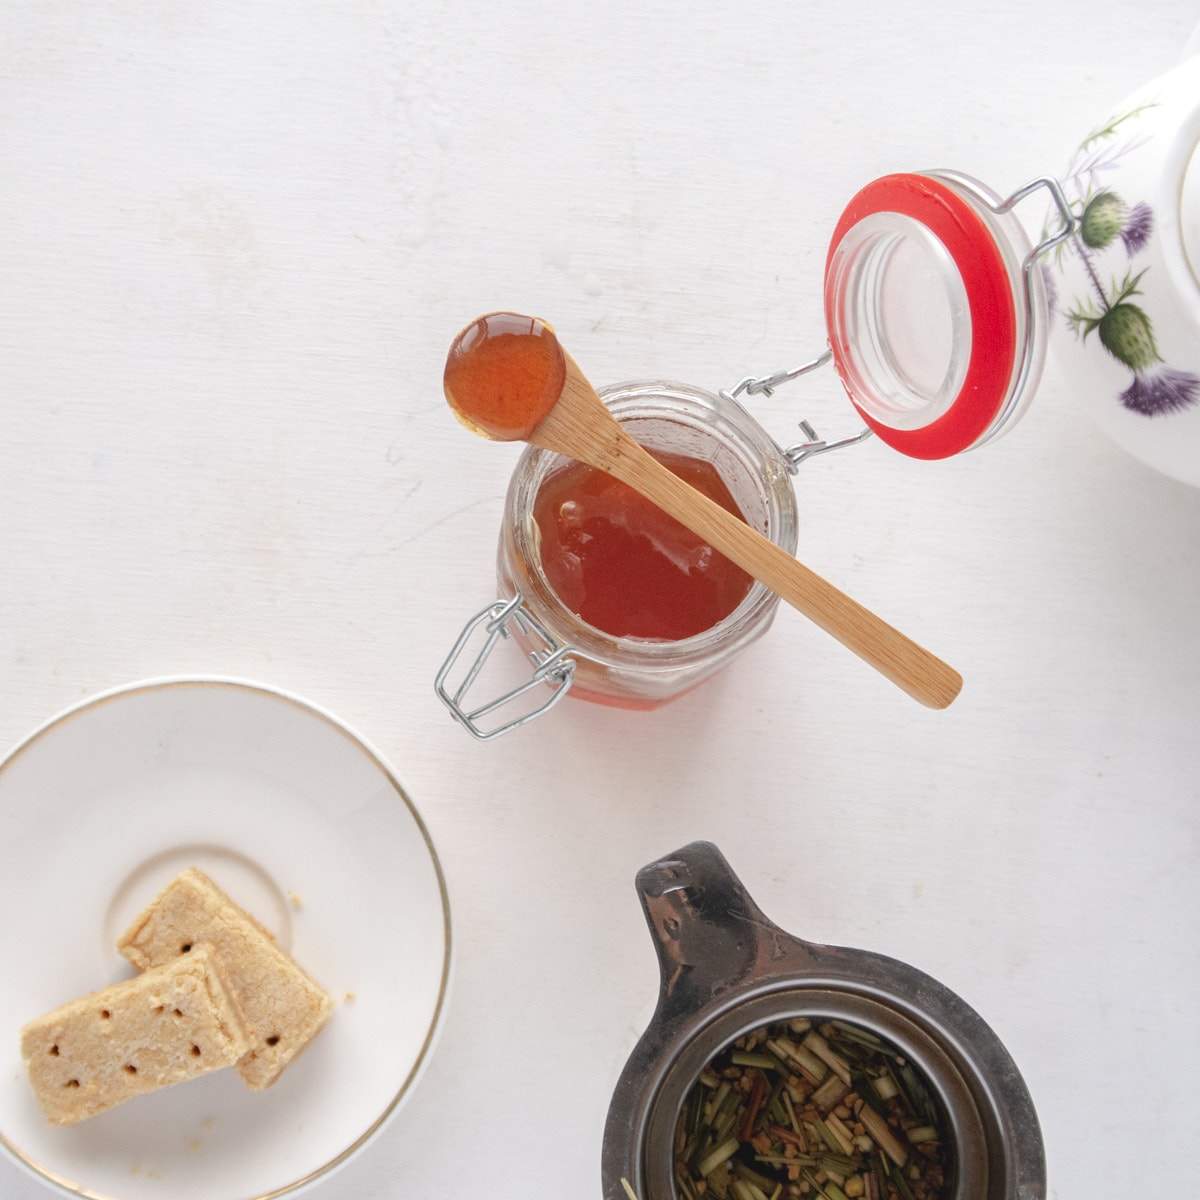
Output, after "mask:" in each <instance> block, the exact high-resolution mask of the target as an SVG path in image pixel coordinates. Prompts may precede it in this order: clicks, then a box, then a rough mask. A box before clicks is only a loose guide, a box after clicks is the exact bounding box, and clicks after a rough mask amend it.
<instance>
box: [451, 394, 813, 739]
mask: <svg viewBox="0 0 1200 1200" xmlns="http://www.w3.org/2000/svg"><path fill="white" fill-rule="evenodd" d="M600 397H601V399H603V401H604V403H605V404H606V405H607V407H608V408H609V410H610V411H611V412H612V414H613V415H614V416H615V417H616V418H617V420H618V421H620V422H621V424H622V425H623V426H624V427H625V428H626V429H627V430H628V431H629V432H630V433H631V434H632V435H633V436H634V437H635V438H636V440H637V441H638V442H640V443H641V444H642V445H643V446H645V447H646V448H647V449H649V450H651V451H669V452H673V453H676V454H681V455H684V456H686V457H688V458H691V459H695V460H699V461H702V462H707V463H711V464H712V466H713V467H714V468H715V469H716V471H717V473H718V474H719V476H720V478H721V480H722V482H723V483H724V484H725V486H726V487H727V488H728V489H729V492H730V494H731V495H732V497H733V499H734V500H735V502H736V503H737V505H738V507H739V508H740V510H741V512H742V515H743V516H744V517H745V519H746V521H747V523H748V524H750V525H751V526H752V527H753V528H755V529H757V530H759V532H761V533H763V534H765V535H766V536H767V537H768V538H770V539H771V540H772V541H774V542H776V543H777V544H778V545H779V546H781V547H783V548H784V549H785V550H787V552H788V553H789V554H794V553H795V550H796V540H797V532H798V522H797V511H796V498H795V493H794V491H793V490H792V483H791V471H792V470H793V467H792V465H791V464H790V463H789V461H788V459H787V457H786V456H785V452H784V451H782V450H781V449H780V448H779V446H778V445H777V444H776V442H775V441H774V440H773V439H772V438H771V437H770V436H769V435H768V434H767V433H766V431H765V430H764V429H763V428H762V427H761V426H760V425H759V424H758V422H757V421H755V420H754V419H753V418H752V417H751V416H750V415H749V414H748V413H747V412H746V410H745V409H743V408H742V406H741V405H740V404H738V403H737V402H736V401H735V400H733V399H732V398H730V397H729V396H728V395H717V394H714V393H712V392H708V391H704V390H702V389H700V388H696V387H689V386H686V385H684V384H677V383H663V382H641V383H626V384H619V385H615V386H612V387H607V388H603V389H602V390H601V391H600ZM569 461H570V460H568V459H565V458H564V457H563V456H561V455H558V454H553V453H551V452H550V451H546V450H540V449H537V448H534V447H529V448H528V449H526V450H525V452H524V453H523V454H522V455H521V458H520V460H519V461H518V463H517V467H516V470H515V471H514V473H513V476H512V479H511V481H510V483H509V487H508V495H507V498H506V500H505V505H504V516H503V519H502V522H501V528H500V539H499V547H498V552H497V578H498V583H499V591H500V595H501V597H502V599H501V600H500V601H498V602H497V603H496V604H494V605H491V606H489V607H488V608H487V609H485V610H484V611H483V612H481V613H479V614H478V615H477V616H476V617H475V618H474V619H473V621H472V622H471V624H470V625H468V627H467V628H466V629H465V630H464V631H463V636H462V637H461V638H460V639H459V642H458V644H457V645H456V646H455V647H454V649H453V650H452V652H451V655H450V657H449V658H448V659H447V661H446V663H445V664H444V666H443V668H442V672H441V674H440V675H439V677H438V681H437V690H438V694H439V696H440V697H441V698H442V700H443V702H444V703H445V704H446V705H447V707H448V708H449V709H450V711H451V712H452V713H453V714H454V715H455V717H456V718H457V719H458V720H459V721H460V722H461V723H462V724H464V725H465V726H466V727H467V729H469V730H470V731H471V732H472V733H473V734H474V735H475V736H476V737H479V738H481V739H486V738H490V737H495V736H497V735H498V734H500V733H504V732H507V731H508V730H509V729H511V728H514V727H515V726H517V725H521V724H524V723H525V722H526V721H528V720H531V719H532V718H533V717H534V716H537V715H539V714H540V713H542V712H544V711H545V710H546V709H548V708H550V707H552V706H553V705H554V704H556V703H557V702H558V701H559V700H560V699H561V698H562V696H563V695H564V694H565V693H566V691H567V690H568V688H569V689H570V691H571V694H572V695H574V696H577V697H580V698H582V699H585V700H590V701H593V702H595V703H599V704H608V705H613V706H616V707H619V708H627V709H641V710H646V709H654V708H658V707H659V706H661V705H663V704H666V703H668V702H669V701H671V700H674V699H675V698H677V697H678V696H681V695H683V693H685V692H687V691H690V690H691V689H692V688H694V687H695V686H696V685H697V684H699V683H700V682H702V681H703V680H705V679H707V678H708V677H709V676H710V675H712V674H713V673H714V672H715V671H718V670H719V669H720V668H721V667H723V666H724V665H725V664H726V663H728V662H729V661H730V660H731V659H732V658H734V657H735V656H736V655H738V654H740V653H741V652H742V651H743V650H744V649H745V648H746V647H747V646H749V645H750V644H751V643H752V642H753V641H755V640H756V639H757V638H759V637H761V636H762V635H763V634H764V633H765V632H766V631H767V629H769V628H770V625H771V622H772V620H773V619H774V617H775V612H776V609H777V607H778V605H779V597H778V596H776V595H775V594H774V593H773V592H771V591H769V590H768V589H767V588H765V587H764V586H763V585H762V584H760V583H753V584H752V585H751V586H750V590H749V591H748V593H747V594H746V596H745V598H744V599H743V600H742V601H741V603H740V604H738V606H737V607H736V608H735V609H734V610H733V611H732V612H731V613H730V614H729V616H727V617H725V618H724V619H723V620H720V621H718V622H717V623H716V624H715V625H713V626H711V627H710V628H708V629H705V630H704V631H703V632H701V633H699V634H696V635H695V636H692V637H686V638H682V639H680V640H677V641H669V640H661V639H655V638H643V637H619V636H615V635H613V634H610V633H606V632H605V631H604V630H602V629H598V628H596V627H595V626H593V625H589V624H588V623H587V622H585V621H584V620H582V619H581V618H580V617H579V616H578V615H577V614H576V613H574V612H572V611H571V610H570V608H568V607H567V606H566V604H564V603H563V601H562V600H561V599H560V597H559V596H558V594H557V593H556V592H555V590H554V588H553V586H552V585H551V582H550V580H549V578H548V577H547V571H546V567H545V564H544V563H543V561H542V557H541V543H542V537H541V532H540V530H539V528H538V524H537V522H536V520H535V519H534V503H535V501H536V499H537V496H538V492H539V490H540V489H541V487H542V486H543V485H544V484H545V483H546V481H547V480H548V479H549V478H551V477H552V476H553V475H554V473H555V472H556V471H558V470H560V469H562V468H563V467H564V466H565V465H566V464H567V463H568V462H569ZM476 634H480V635H482V638H483V648H482V650H481V651H480V652H479V653H478V654H477V655H476V656H475V658H474V660H473V661H472V662H471V665H470V667H469V669H468V670H467V672H466V677H465V680H464V681H463V682H462V683H460V684H459V685H458V686H457V687H455V688H453V689H452V687H451V685H450V684H449V682H448V681H449V679H450V676H451V674H452V673H453V668H454V666H455V664H456V661H457V660H459V659H460V658H461V657H463V656H465V654H466V652H467V648H468V644H469V642H470V641H471V639H472V636H473V635H476ZM510 636H511V637H512V638H514V640H515V641H516V642H517V643H518V644H519V645H520V646H521V647H522V649H524V650H525V652H526V653H527V654H528V655H529V656H530V657H531V658H532V660H533V662H534V673H533V677H532V678H531V679H528V680H523V681H522V682H520V683H519V684H518V685H517V686H516V687H514V688H511V689H508V690H505V691H504V692H503V693H502V694H501V695H500V696H499V697H498V698H497V699H494V700H490V701H486V702H485V703H484V704H482V705H480V706H476V707H472V706H471V705H470V703H469V702H468V699H467V693H468V690H469V689H470V688H471V687H472V686H473V685H474V684H475V683H476V681H477V679H478V678H479V675H480V672H481V671H482V668H483V664H484V662H485V661H486V659H487V658H488V657H489V656H490V654H491V651H492V649H493V648H494V647H495V645H496V644H497V642H498V640H499V639H502V638H507V637H510ZM545 689H548V691H546V690H545ZM531 692H532V693H535V694H536V695H537V702H536V703H535V704H534V705H533V707H531V708H528V709H524V708H522V707H521V705H522V698H523V697H528V696H529V695H530V693H531ZM501 710H503V715H502V717H499V718H498V719H497V720H496V721H495V722H492V723H489V722H488V721H487V720H486V719H487V718H490V717H493V716H494V715H495V714H498V713H500V712H501Z"/></svg>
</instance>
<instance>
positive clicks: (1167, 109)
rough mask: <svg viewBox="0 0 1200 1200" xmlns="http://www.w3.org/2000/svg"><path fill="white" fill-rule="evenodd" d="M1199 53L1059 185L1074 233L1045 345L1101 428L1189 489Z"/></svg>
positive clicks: (1193, 466)
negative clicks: (1048, 343) (1049, 345)
mask: <svg viewBox="0 0 1200 1200" xmlns="http://www.w3.org/2000/svg"><path fill="white" fill-rule="evenodd" d="M1198 145H1200V57H1193V58H1190V59H1189V60H1188V61H1187V62H1185V63H1183V64H1181V65H1180V66H1179V67H1177V68H1176V69H1175V70H1174V71H1172V72H1169V73H1168V74H1167V75H1164V76H1162V77H1160V78H1159V79H1158V80H1156V81H1154V82H1153V83H1151V84H1150V85H1148V86H1147V87H1145V88H1143V89H1142V90H1141V91H1139V92H1137V93H1135V94H1134V95H1133V96H1132V97H1130V98H1129V99H1128V100H1127V101H1126V102H1125V103H1124V104H1123V105H1121V106H1120V107H1119V108H1118V109H1117V110H1116V111H1115V112H1114V113H1113V114H1112V115H1111V116H1110V117H1108V118H1107V119H1106V120H1104V121H1103V122H1101V124H1100V125H1098V126H1097V127H1096V128H1095V129H1094V130H1093V131H1092V132H1091V133H1089V134H1088V136H1087V137H1086V138H1085V139H1084V140H1083V141H1082V143H1081V144H1080V146H1079V148H1078V149H1077V150H1076V152H1075V154H1074V156H1073V157H1072V159H1071V162H1070V164H1069V165H1068V168H1067V171H1066V174H1065V175H1064V177H1063V179H1062V185H1063V191H1064V193H1065V194H1066V196H1067V198H1068V200H1069V202H1070V205H1071V210H1072V214H1073V216H1074V217H1075V219H1076V226H1075V230H1074V232H1073V234H1072V236H1071V237H1070V238H1069V239H1067V240H1066V241H1065V242H1064V243H1062V244H1061V245H1060V246H1059V247H1058V248H1057V250H1056V252H1055V255H1054V258H1053V260H1052V263H1051V264H1049V265H1048V266H1047V267H1046V269H1045V276H1046V282H1047V290H1048V295H1049V299H1050V306H1051V317H1052V320H1053V321H1054V327H1055V328H1054V333H1053V336H1052V346H1053V347H1054V352H1055V354H1056V357H1057V358H1058V360H1059V362H1060V364H1061V365H1062V367H1063V368H1064V371H1065V373H1066V377H1067V382H1068V386H1069V387H1070V388H1071V389H1072V390H1074V391H1075V392H1077V393H1078V394H1079V396H1080V397H1081V399H1082V400H1083V402H1084V403H1085V405H1086V406H1087V408H1088V411H1089V412H1090V413H1091V414H1092V415H1093V416H1094V417H1095V418H1096V420H1097V421H1098V423H1099V424H1100V426H1101V427H1102V428H1103V429H1104V430H1105V431H1106V432H1107V433H1109V434H1110V435H1111V436H1112V437H1114V438H1115V439H1116V440H1117V441H1118V442H1119V443H1120V444H1121V445H1123V446H1124V447H1125V448H1126V449H1128V450H1130V451H1131V452H1132V453H1133V454H1135V455H1136V456H1138V457H1139V458H1141V459H1142V460H1143V461H1145V462H1147V463H1149V464H1150V465H1151V466H1153V467H1156V468H1157V469H1159V470H1161V471H1163V472H1165V473H1166V474H1168V475H1172V476H1174V477H1175V478H1178V479H1182V480H1184V481H1185V482H1188V483H1191V484H1194V485H1197V486H1200V154H1197V146H1198Z"/></svg>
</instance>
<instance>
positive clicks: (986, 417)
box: [824, 171, 1072, 459]
mask: <svg viewBox="0 0 1200 1200" xmlns="http://www.w3.org/2000/svg"><path fill="white" fill-rule="evenodd" d="M1042 187H1046V188H1048V189H1049V190H1050V191H1051V194H1052V196H1053V197H1054V199H1055V204H1056V205H1057V207H1058V209H1059V212H1060V215H1061V216H1062V218H1063V228H1062V229H1061V230H1060V231H1059V232H1057V233H1055V234H1054V235H1053V236H1051V237H1048V238H1046V239H1044V240H1043V241H1042V242H1041V243H1040V244H1039V245H1037V246H1032V245H1031V243H1030V240H1029V238H1028V236H1027V235H1026V233H1025V231H1024V228H1023V227H1022V225H1021V223H1020V222H1019V221H1018V220H1017V218H1016V217H1015V216H1014V215H1013V213H1012V211H1011V210H1012V208H1013V207H1014V205H1015V204H1017V203H1018V201H1020V200H1022V199H1024V198H1025V197H1026V196H1027V195H1029V194H1030V193H1031V192H1032V191H1034V190H1037V189H1039V188H1042ZM1071 228H1072V218H1071V214H1070V211H1069V209H1068V207H1067V204H1066V200H1065V198H1063V197H1062V195H1061V189H1059V187H1058V184H1057V183H1056V182H1055V181H1054V180H1050V179H1039V180H1035V181H1033V182H1032V183H1030V184H1028V185H1026V186H1025V187H1024V188H1022V189H1021V190H1020V191H1019V192H1017V193H1016V194H1014V195H1013V196H1010V197H1009V198H1008V199H1007V200H1002V199H1000V197H998V196H997V195H996V194H995V193H993V192H991V191H990V190H989V189H988V188H986V187H985V186H984V185H982V184H980V183H978V182H977V181H976V180H973V179H971V178H970V177H969V176H966V175H962V174H959V173H957V172H950V171H930V172H924V173H910V174H895V175H886V176H884V177H882V178H880V179H876V180H874V181H873V182H872V183H869V184H867V186H866V187H864V188H862V189H861V190H860V191H859V192H858V193H857V195H855V196H854V198H853V199H852V200H851V201H850V203H849V204H848V205H847V206H846V208H845V210H844V211H843V213H842V215H841V218H840V219H839V221H838V223H837V226H836V228H835V230H834V234H833V238H832V240H831V242H830V246H829V252H828V255H827V258H826V266H825V297H824V298H825V319H826V325H827V330H828V336H829V346H830V350H831V352H832V355H833V360H834V363H835V365H836V368H837V372H838V375H839V376H840V378H841V380H842V384H843V386H844V388H845V389H846V392H847V395H848V396H849V398H850V402H851V403H852V404H853V405H854V407H855V408H856V409H857V410H858V412H859V414H860V416H861V417H862V418H863V420H864V421H865V422H866V424H867V426H868V428H870V429H871V430H872V432H874V433H875V434H876V435H877V436H879V437H880V438H881V439H882V440H883V441H885V442H886V443H887V444H888V445H890V446H892V447H893V448H894V449H896V450H899V451H900V452H901V453H904V454H907V455H909V456H910V457H913V458H923V459H938V458H948V457H950V456H952V455H955V454H959V453H961V452H962V451H964V450H969V449H972V448H973V447H975V446H978V445H981V444H982V443H984V442H986V441H989V440H991V439H992V438H994V437H996V436H998V435H999V434H1000V433H1001V432H1002V431H1003V430H1004V429H1005V428H1006V427H1008V426H1010V425H1011V424H1012V422H1013V421H1014V420H1015V418H1016V417H1018V416H1019V415H1020V414H1021V413H1022V412H1023V411H1024V408H1025V406H1026V404H1027V403H1028V401H1029V398H1030V396H1031V395H1032V393H1033V390H1034V388H1035V386H1036V384H1037V380H1038V378H1039V376H1040V373H1041V368H1042V362H1043V360H1044V357H1045V340H1046V324H1047V316H1046V295H1045V286H1044V284H1043V282H1042V278H1041V272H1040V270H1038V269H1037V260H1038V259H1039V258H1040V257H1041V255H1042V254H1044V253H1045V252H1046V251H1047V250H1049V249H1051V248H1052V247H1053V246H1055V245H1057V244H1058V242H1060V241H1061V240H1063V238H1065V237H1067V236H1068V235H1069V233H1070V231H1071Z"/></svg>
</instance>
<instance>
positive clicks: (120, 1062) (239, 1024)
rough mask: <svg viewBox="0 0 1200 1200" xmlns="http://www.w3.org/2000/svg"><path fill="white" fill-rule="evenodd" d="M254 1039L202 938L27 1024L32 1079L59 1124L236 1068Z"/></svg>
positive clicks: (25, 1048) (25, 1053)
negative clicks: (180, 952)
mask: <svg viewBox="0 0 1200 1200" xmlns="http://www.w3.org/2000/svg"><path fill="white" fill-rule="evenodd" d="M252 1046H253V1039H252V1036H251V1030H250V1027H249V1025H248V1024H247V1023H246V1020H245V1018H244V1017H243V1015H242V1012H241V1008H240V1006H239V1005H238V1002H237V1000H236V999H235V997H234V994H233V990H232V988H231V987H230V986H229V985H228V983H227V982H226V980H225V977H224V976H223V974H222V971H221V966H220V962H219V960H218V958H217V956H216V954H215V952H214V951H213V950H212V949H211V948H210V947H208V946H206V945H203V944H199V943H198V944H197V945H195V946H194V947H193V948H192V952H191V953H190V954H189V955H187V956H186V957H176V958H174V959H173V960H172V961H171V962H169V963H166V964H165V965H164V966H161V967H158V968H156V969H155V970H151V971H147V972H145V974H143V975H139V976H138V977H137V978H136V979H129V980H126V981H125V982H123V983H115V984H113V985H112V986H111V987H106V988H103V989H102V990H101V991H98V992H92V993H91V995H88V996H83V997H81V998H80V999H78V1000H72V1001H70V1002H69V1003H67V1004H64V1005H62V1006H61V1007H60V1008H56V1009H55V1010H54V1011H53V1012H49V1013H47V1014H46V1015H45V1016H44V1017H39V1018H38V1019H37V1020H35V1021H30V1022H29V1024H28V1025H26V1026H25V1028H24V1029H22V1030H21V1056H22V1057H23V1058H24V1060H25V1066H26V1069H27V1070H28V1071H29V1081H30V1083H31V1084H32V1085H33V1091H34V1094H35V1095H36V1096H37V1100H38V1103H39V1104H40V1105H41V1108H42V1111H43V1112H44V1113H45V1115H46V1119H47V1120H48V1121H49V1122H50V1123H51V1124H52V1125H74V1124H75V1123H76V1122H77V1121H82V1120H84V1119H85V1118H87V1117H94V1116H96V1115H97V1113H102V1112H104V1111H105V1110H106V1109H109V1108H112V1107H113V1105H115V1104H120V1103H121V1102H122V1101H124V1100H130V1099H132V1098H133V1097H134V1096H140V1095H142V1094H143V1093H144V1092H150V1091H154V1090H155V1089H157V1088H161V1087H166V1086H168V1085H169V1084H173V1083H182V1082H183V1081H184V1080H185V1079H194V1078H195V1077H196V1076H197V1075H204V1074H206V1073H207V1072H209V1071H215V1070H217V1069H218V1068H219V1067H230V1066H233V1065H234V1064H235V1063H236V1062H238V1060H239V1059H241V1058H242V1057H243V1056H244V1055H245V1054H247V1053H248V1052H249V1051H250V1050H251V1049H252Z"/></svg>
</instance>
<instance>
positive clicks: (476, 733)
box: [434, 592, 577, 742]
mask: <svg viewBox="0 0 1200 1200" xmlns="http://www.w3.org/2000/svg"><path fill="white" fill-rule="evenodd" d="M480 630H482V634H483V643H482V646H481V647H480V649H479V650H478V651H477V653H476V654H475V658H474V660H473V661H472V662H471V665H470V667H468V669H467V672H466V674H465V676H464V677H463V678H462V680H461V682H459V683H458V684H457V685H456V686H454V687H453V691H451V685H449V684H448V680H449V678H450V675H451V673H452V671H453V670H454V667H455V664H456V663H457V662H458V660H459V659H460V658H461V657H462V656H463V655H464V654H465V652H466V649H467V644H468V643H469V642H470V641H471V640H472V637H473V636H474V635H475V634H476V632H477V631H480ZM509 637H512V638H513V639H514V640H515V641H516V642H517V643H518V644H519V645H520V646H521V647H522V648H523V649H524V650H525V651H526V653H527V654H528V656H529V658H530V660H531V661H532V663H533V674H532V675H531V676H530V678H529V679H528V680H526V681H525V682H523V683H521V684H518V685H517V686H516V687H513V688H511V689H509V690H508V691H506V692H504V693H503V695H501V696H499V697H497V698H496V699H494V700H489V701H487V702H486V703H484V704H481V705H479V707H477V708H471V709H468V708H466V707H465V704H466V699H467V694H468V692H470V690H471V688H472V687H473V685H474V684H475V682H476V681H477V680H478V678H479V675H480V673H481V672H482V670H483V668H484V664H485V663H486V662H487V660H488V658H489V657H490V656H491V653H492V651H493V650H494V649H495V648H496V645H497V643H498V642H499V641H500V640H501V639H502V638H504V639H507V638H509ZM574 653H577V652H576V651H574V650H573V649H572V648H571V647H570V646H562V645H560V644H559V643H558V642H557V641H556V640H555V639H554V637H552V636H551V634H550V633H548V632H547V630H546V629H545V627H544V626H543V625H542V623H541V622H540V621H538V620H537V618H536V617H534V616H533V615H532V613H530V612H529V610H528V609H527V608H525V606H524V604H523V603H522V597H521V594H520V593H519V592H518V593H517V594H516V595H515V596H514V597H513V598H512V599H511V600H507V601H505V600H497V601H496V602H495V603H494V604H490V605H488V607H487V608H485V609H484V610H483V611H482V612H479V613H477V614H476V615H475V616H474V617H472V618H471V620H470V621H468V622H467V624H466V626H465V627H464V628H463V631H462V633H461V634H459V637H458V640H457V641H456V642H455V643H454V645H453V647H452V648H451V650H450V653H449V654H448V655H447V656H446V661H445V662H443V663H442V668H441V670H440V671H438V674H437V679H436V680H435V681H434V688H435V690H436V691H437V695H438V699H439V700H441V702H442V703H443V704H444V705H445V706H446V708H447V709H449V710H450V714H451V716H453V717H454V719H455V720H456V721H458V723H459V724H460V725H462V726H463V727H464V728H465V729H466V730H467V732H468V733H470V734H471V735H472V737H475V738H477V739H478V740H479V741H481V742H486V741H489V740H490V739H491V738H495V737H499V736H500V735H501V734H504V733H508V732H509V730H511V729H517V728H518V727H519V726H521V725H525V724H527V723H528V722H529V721H532V720H533V719H534V718H535V717H540V716H541V715H542V713H544V712H548V711H549V710H550V709H552V708H553V707H554V706H555V705H556V704H557V703H558V702H559V701H560V700H561V699H562V698H563V697H564V696H565V695H566V694H567V691H568V689H569V688H570V686H571V680H572V678H573V676H574V674H575V659H574V658H571V657H568V656H569V655H571V654H574ZM539 687H543V688H548V689H549V695H548V696H547V697H546V698H545V699H544V700H543V701H542V702H541V703H540V704H535V705H534V706H533V707H531V708H523V709H522V710H521V711H520V712H519V715H517V716H515V717H511V718H510V719H509V720H507V721H505V722H503V723H502V724H499V725H496V726H493V727H491V728H485V727H484V726H483V725H481V724H480V719H481V718H483V717H488V716H491V715H492V714H493V713H495V712H497V711H498V710H499V709H501V708H505V707H507V706H509V705H511V704H514V703H515V702H516V701H518V700H519V699H520V698H521V697H522V696H525V695H528V694H529V693H531V692H533V691H534V690H535V689H537V688H539Z"/></svg>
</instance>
